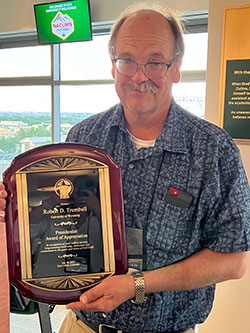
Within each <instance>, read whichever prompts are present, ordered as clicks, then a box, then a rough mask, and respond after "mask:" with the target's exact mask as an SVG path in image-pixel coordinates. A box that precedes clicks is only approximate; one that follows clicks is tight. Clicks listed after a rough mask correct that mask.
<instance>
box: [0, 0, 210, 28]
mask: <svg viewBox="0 0 250 333" xmlns="http://www.w3.org/2000/svg"><path fill="white" fill-rule="evenodd" d="M52 1H53V0H44V1H42V0H40V1H39V0H38V1H34V0H1V1H0V32H8V31H17V30H26V29H35V21H34V14H33V4H34V3H44V2H52ZM208 1H209V0H202V1H200V0H182V1H175V0H162V2H165V3H167V4H168V6H169V7H170V8H173V9H176V10H178V11H180V12H186V11H197V10H207V9H208ZM133 2H140V0H139V1H138V0H135V1H132V0H102V1H100V0H90V7H91V15H92V21H93V22H99V21H110V20H114V19H116V17H117V16H118V15H119V14H120V12H121V11H122V10H124V9H125V8H126V7H127V6H128V5H129V4H131V3H133Z"/></svg>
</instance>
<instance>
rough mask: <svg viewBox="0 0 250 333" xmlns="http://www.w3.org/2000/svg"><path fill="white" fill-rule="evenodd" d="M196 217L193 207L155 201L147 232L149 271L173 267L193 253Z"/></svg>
mask: <svg viewBox="0 0 250 333" xmlns="http://www.w3.org/2000/svg"><path fill="white" fill-rule="evenodd" d="M192 214H193V209H192V205H191V206H190V207H189V208H180V207H177V206H174V205H171V204H169V203H165V202H164V201H161V200H159V199H154V201H153V203H152V209H151V213H150V216H149V220H148V228H147V233H146V248H147V251H146V252H147V269H155V268H159V267H163V266H166V265H169V264H172V263H173V262H176V261H179V260H181V259H183V258H185V257H187V256H188V255H189V254H190V252H192V250H191V247H192V246H191V247H190V239H192V237H193V233H194V231H195V228H194V224H193V219H192Z"/></svg>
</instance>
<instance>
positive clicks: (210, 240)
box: [202, 141, 250, 253]
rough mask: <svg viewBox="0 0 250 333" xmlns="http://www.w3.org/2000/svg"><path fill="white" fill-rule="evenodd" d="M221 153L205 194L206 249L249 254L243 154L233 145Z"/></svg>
mask: <svg viewBox="0 0 250 333" xmlns="http://www.w3.org/2000/svg"><path fill="white" fill-rule="evenodd" d="M219 151H220V152H219V153H218V156H216V154H215V159H214V165H213V168H211V172H210V177H209V180H208V182H207V184H206V186H205V189H204V191H203V200H206V198H207V205H208V209H207V213H206V214H204V217H203V221H202V226H203V229H202V230H203V238H202V239H203V246H204V247H205V248H209V249H211V250H213V251H216V252H225V253H233V252H244V251H249V250H250V190H249V185H248V181H247V177H246V174H245V171H244V167H243V164H242V160H241V157H240V152H239V149H238V148H237V147H236V145H235V144H234V143H233V141H229V144H227V146H226V147H225V146H224V147H223V148H220V149H219ZM211 198H212V199H211Z"/></svg>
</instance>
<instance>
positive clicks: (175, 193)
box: [169, 187, 179, 196]
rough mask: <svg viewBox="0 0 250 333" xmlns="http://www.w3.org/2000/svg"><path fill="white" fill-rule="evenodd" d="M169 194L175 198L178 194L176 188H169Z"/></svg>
mask: <svg viewBox="0 0 250 333" xmlns="http://www.w3.org/2000/svg"><path fill="white" fill-rule="evenodd" d="M169 193H170V194H172V195H175V196H177V195H178V194H179V191H178V190H177V189H176V188H173V187H169Z"/></svg>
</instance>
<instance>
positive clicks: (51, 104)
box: [0, 23, 207, 174]
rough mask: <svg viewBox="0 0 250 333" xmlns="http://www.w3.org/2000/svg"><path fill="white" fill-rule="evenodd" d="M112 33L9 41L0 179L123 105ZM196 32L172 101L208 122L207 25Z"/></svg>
mask: <svg viewBox="0 0 250 333" xmlns="http://www.w3.org/2000/svg"><path fill="white" fill-rule="evenodd" d="M102 25H103V26H104V28H102ZM201 26H202V27H203V28H202V29H201V28H200V27H201ZM109 27H110V23H107V24H106V26H105V24H104V23H103V24H99V25H97V24H96V26H95V25H94V27H93V28H94V38H93V41H90V42H82V43H81V42H78V43H68V44H62V45H60V46H58V45H54V46H37V45H36V46H35V45H34V44H36V43H37V42H36V39H35V38H36V34H35V33H34V32H31V33H29V35H28V37H27V40H26V39H25V38H26V37H25V36H23V33H22V35H21V37H20V40H19V38H18V36H17V35H16V34H15V36H14V38H13V41H12V39H11V38H9V39H8V42H7V43H6V45H7V46H10V48H8V47H6V48H2V49H1V50H0V95H1V99H0V174H1V173H2V171H3V170H4V169H6V168H7V166H8V165H9V163H10V161H11V160H12V159H13V157H14V156H15V155H17V154H19V153H21V152H23V151H25V150H27V149H30V148H32V147H37V146H39V145H43V144H47V143H50V142H58V141H64V139H65V136H66V135H67V133H68V131H69V129H70V128H71V127H72V126H73V125H74V124H76V123H77V122H79V121H81V120H82V119H84V118H86V117H88V116H90V115H92V114H95V113H98V112H101V111H104V110H106V109H108V108H109V107H111V106H112V105H114V104H116V103H117V102H118V97H117V95H116V92H115V89H114V84H113V79H112V75H111V61H110V58H109V54H108V40H109V35H108V34H107V31H108V30H109ZM193 27H194V25H191V32H192V33H189V34H186V35H185V36H184V38H185V47H186V53H185V57H184V59H183V64H182V79H181V82H180V83H178V84H177V85H174V88H173V95H174V98H175V99H176V101H177V102H178V103H179V104H181V105H182V106H183V107H184V108H186V109H188V110H189V111H191V112H194V113H195V114H196V115H198V116H199V117H204V113H205V89H206V84H205V75H206V63H207V32H206V31H205V30H206V29H204V24H203V25H200V26H199V31H202V32H199V33H197V31H195V33H193V31H194V28H193ZM32 36H33V37H32ZM32 38H33V39H32ZM4 40H6V39H4ZM0 42H1V34H0ZM23 45H27V46H25V47H23ZM29 45H34V46H29Z"/></svg>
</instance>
